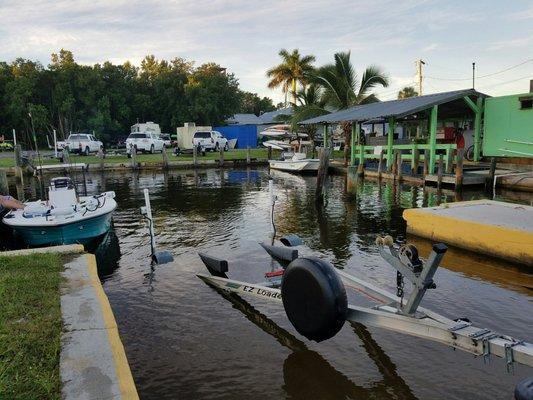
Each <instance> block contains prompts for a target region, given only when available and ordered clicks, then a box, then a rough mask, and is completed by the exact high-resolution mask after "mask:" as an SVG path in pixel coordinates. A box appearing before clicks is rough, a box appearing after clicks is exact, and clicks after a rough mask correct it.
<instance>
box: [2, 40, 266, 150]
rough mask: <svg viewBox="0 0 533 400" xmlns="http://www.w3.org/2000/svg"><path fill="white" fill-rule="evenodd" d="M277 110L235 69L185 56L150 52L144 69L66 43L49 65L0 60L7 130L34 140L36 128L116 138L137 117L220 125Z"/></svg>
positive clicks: (165, 125)
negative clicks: (84, 61) (91, 59)
mask: <svg viewBox="0 0 533 400" xmlns="http://www.w3.org/2000/svg"><path fill="white" fill-rule="evenodd" d="M274 109H275V107H274V105H273V103H272V100H271V99H269V98H266V97H263V98H260V97H259V96H258V95H257V94H255V93H250V92H246V91H243V90H241V89H240V88H239V82H238V80H237V78H236V77H235V75H234V74H232V73H229V72H227V71H226V69H225V68H222V67H221V66H220V65H218V64H216V63H206V64H202V65H200V66H198V67H196V66H195V65H194V62H193V61H188V60H185V59H183V58H174V59H172V60H170V61H167V60H158V59H156V58H155V57H154V56H153V55H149V56H146V57H145V58H144V59H143V60H142V62H141V65H140V66H139V67H137V66H134V65H133V64H131V63H130V62H125V63H124V64H121V65H115V64H113V63H111V62H109V61H106V62H104V63H103V64H95V65H92V66H90V65H81V64H78V63H77V62H76V61H75V59H74V55H73V54H72V52H70V51H68V50H64V49H61V51H60V52H59V53H55V54H52V56H51V62H50V64H49V65H48V66H47V67H44V66H43V65H42V64H41V63H39V62H38V61H32V60H27V59H23V58H17V59H16V60H14V61H13V62H11V63H7V62H0V135H4V136H5V137H6V138H9V137H11V130H12V129H16V131H17V137H18V138H19V140H22V141H25V142H26V143H27V144H31V140H30V138H31V133H32V130H33V129H35V131H36V132H37V137H38V140H39V141H40V144H45V143H46V135H44V134H50V133H51V132H52V131H53V130H54V129H55V130H56V132H57V135H58V138H65V137H67V136H68V134H69V132H93V131H94V133H95V135H96V136H97V137H98V138H100V139H102V140H103V141H104V142H106V143H112V142H116V140H117V139H118V138H120V137H123V136H125V135H127V134H128V133H129V132H130V127H131V125H133V124H134V123H136V122H137V121H139V122H145V121H154V122H157V123H159V124H160V126H161V129H162V131H163V132H171V133H172V132H175V128H176V127H178V126H182V125H183V123H184V122H188V121H193V122H196V123H198V124H202V125H213V126H215V125H221V124H223V123H224V121H225V120H226V119H227V118H228V117H230V116H232V115H234V114H235V113H239V112H241V113H255V114H256V115H259V114H260V113H261V112H265V111H272V110H274ZM32 125H33V126H32Z"/></svg>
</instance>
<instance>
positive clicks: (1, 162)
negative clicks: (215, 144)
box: [0, 148, 268, 168]
mask: <svg viewBox="0 0 533 400" xmlns="http://www.w3.org/2000/svg"><path fill="white" fill-rule="evenodd" d="M167 154H168V160H169V161H192V159H193V157H192V154H180V155H179V156H178V157H175V156H174V155H172V149H167ZM267 156H268V151H267V149H266V148H258V149H250V157H251V158H256V159H266V158H267ZM219 157H220V156H219V153H218V152H207V153H206V154H205V156H202V155H199V156H198V159H199V160H218V159H219ZM236 159H243V160H244V159H246V150H244V149H234V150H229V151H227V152H225V153H224V160H236ZM137 161H138V162H142V163H161V162H163V156H162V155H161V153H156V154H139V155H137ZM42 162H43V164H58V163H59V160H56V159H51V158H45V157H43V158H42ZM70 162H72V163H85V164H99V163H100V159H99V158H98V157H96V156H92V155H91V156H78V155H74V154H71V155H70ZM129 162H130V159H129V158H128V157H127V156H126V155H118V156H114V155H108V156H107V157H106V158H105V159H104V163H129ZM34 163H35V164H37V163H38V161H37V160H35V161H34ZM14 166H15V160H14V159H13V157H1V158H0V167H4V168H8V167H14Z"/></svg>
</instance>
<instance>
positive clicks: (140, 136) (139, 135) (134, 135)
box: [128, 133, 147, 139]
mask: <svg viewBox="0 0 533 400" xmlns="http://www.w3.org/2000/svg"><path fill="white" fill-rule="evenodd" d="M146 136H147V135H146V133H132V134H131V135H130V136H129V137H128V139H145V138H146Z"/></svg>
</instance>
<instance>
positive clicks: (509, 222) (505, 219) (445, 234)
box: [403, 200, 533, 267]
mask: <svg viewBox="0 0 533 400" xmlns="http://www.w3.org/2000/svg"><path fill="white" fill-rule="evenodd" d="M403 218H404V219H405V220H406V221H407V232H408V233H409V234H413V235H416V236H421V237H425V238H428V239H430V240H433V241H441V242H444V243H446V244H450V245H452V246H456V247H459V248H464V249H467V250H470V251H473V252H476V253H481V254H487V255H490V256H493V257H498V258H501V259H503V260H507V261H512V262H515V263H519V264H524V265H527V266H529V267H533V207H531V206H526V205H520V204H512V203H504V202H498V201H492V200H475V201H465V202H458V203H451V204H444V205H441V206H439V207H429V208H413V209H409V210H405V211H404V213H403Z"/></svg>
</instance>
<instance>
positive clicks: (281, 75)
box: [266, 49, 315, 103]
mask: <svg viewBox="0 0 533 400" xmlns="http://www.w3.org/2000/svg"><path fill="white" fill-rule="evenodd" d="M279 56H280V57H281V59H282V62H281V64H279V65H277V66H275V67H273V68H271V69H269V70H268V71H267V73H266V75H267V77H268V78H270V81H269V82H268V87H269V88H270V89H274V88H277V87H280V86H281V88H282V90H283V93H285V103H287V93H288V91H289V87H290V88H291V94H292V96H293V99H294V103H296V86H297V84H298V83H300V84H301V85H303V86H305V85H306V84H307V83H308V82H309V77H310V76H311V74H312V72H313V70H314V68H313V65H312V64H313V63H314V62H315V56H313V55H307V56H302V55H300V52H299V50H298V49H294V50H293V51H292V53H289V52H288V51H287V50H285V49H281V50H280V52H279Z"/></svg>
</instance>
